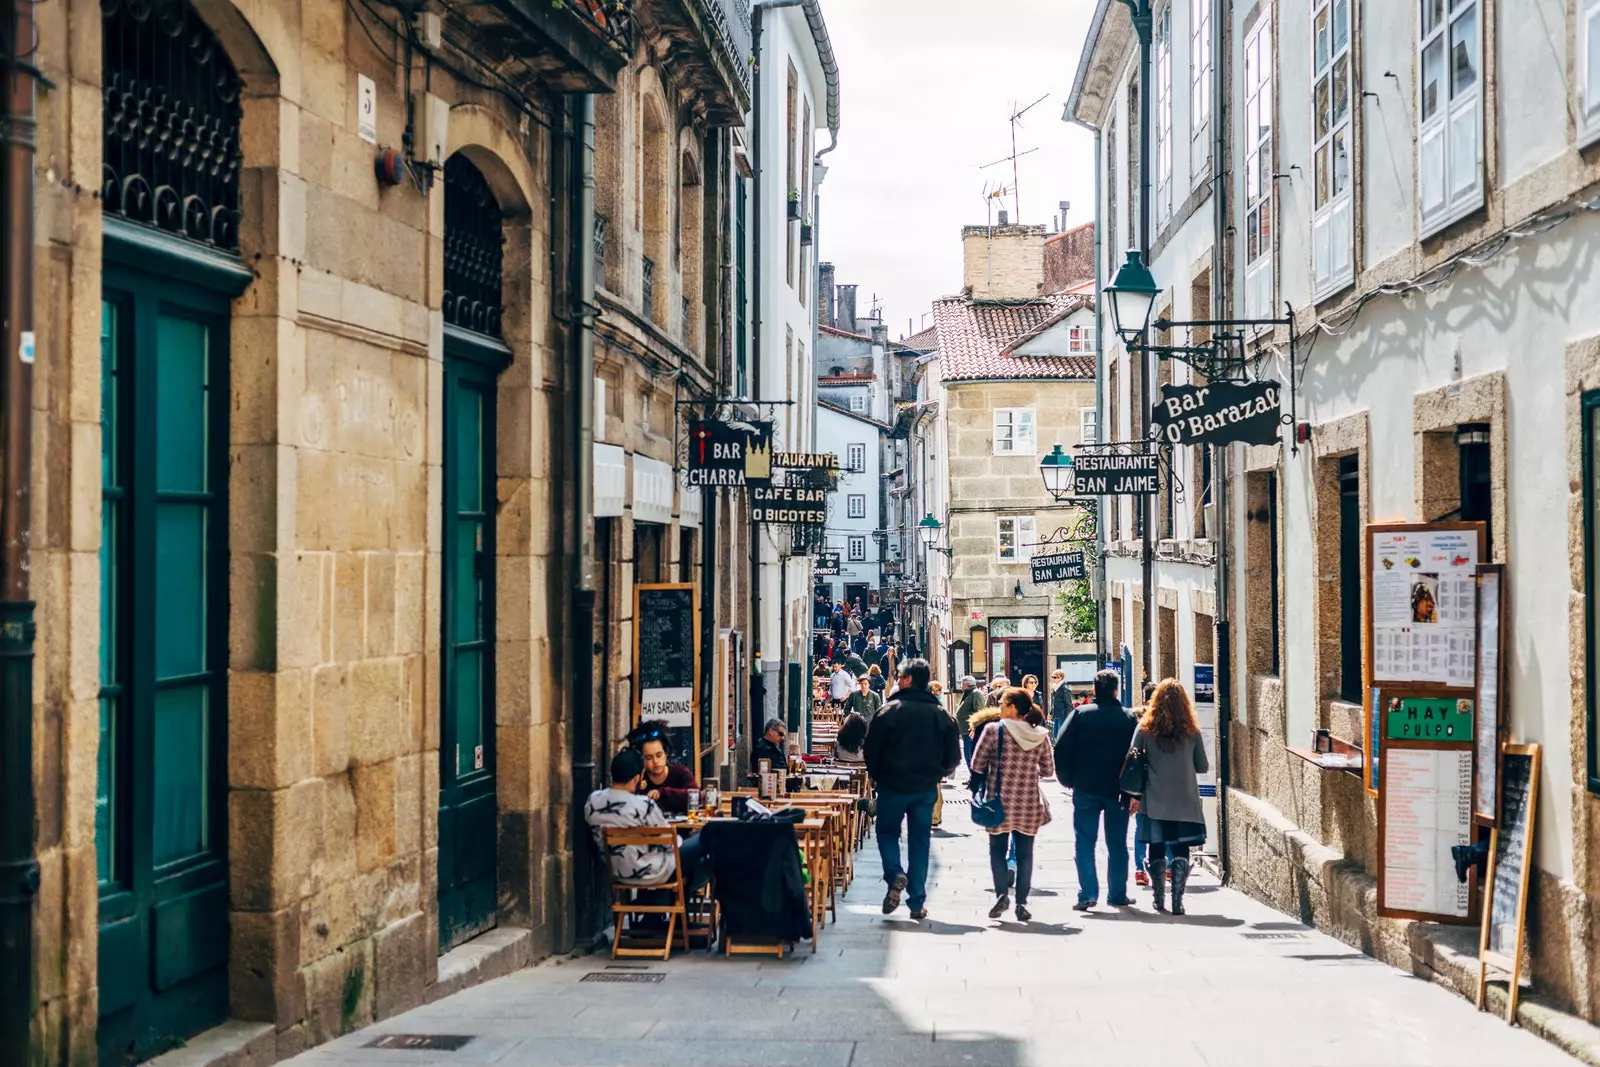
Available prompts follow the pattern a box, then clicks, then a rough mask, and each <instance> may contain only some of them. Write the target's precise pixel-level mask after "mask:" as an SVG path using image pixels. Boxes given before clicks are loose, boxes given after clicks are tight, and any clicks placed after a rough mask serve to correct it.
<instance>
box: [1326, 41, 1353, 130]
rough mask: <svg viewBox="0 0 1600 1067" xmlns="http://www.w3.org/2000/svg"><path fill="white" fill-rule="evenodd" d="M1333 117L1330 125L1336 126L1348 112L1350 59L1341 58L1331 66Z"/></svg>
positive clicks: (1346, 57) (1347, 57)
mask: <svg viewBox="0 0 1600 1067" xmlns="http://www.w3.org/2000/svg"><path fill="white" fill-rule="evenodd" d="M1332 111H1333V117H1332V119H1331V120H1330V123H1329V124H1330V125H1333V126H1337V125H1339V123H1341V122H1343V121H1344V117H1345V115H1347V114H1348V113H1349V111H1350V57H1349V56H1341V57H1340V59H1339V62H1337V63H1335V64H1334V65H1333V106H1332Z"/></svg>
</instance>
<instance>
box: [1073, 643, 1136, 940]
mask: <svg viewBox="0 0 1600 1067" xmlns="http://www.w3.org/2000/svg"><path fill="white" fill-rule="evenodd" d="M1119 681H1120V676H1119V675H1118V674H1117V672H1116V671H1100V672H1099V673H1098V674H1096V675H1095V676H1094V702H1093V703H1090V704H1084V705H1083V706H1081V707H1079V708H1077V709H1076V710H1074V711H1073V713H1072V714H1071V716H1070V717H1068V719H1067V723H1066V725H1065V726H1064V727H1062V730H1061V736H1060V737H1059V738H1057V739H1056V750H1055V757H1056V775H1057V777H1058V778H1059V779H1060V780H1061V784H1062V785H1064V786H1066V787H1067V788H1068V789H1070V790H1072V832H1073V835H1074V836H1075V837H1076V838H1077V865H1078V902H1077V903H1076V904H1074V905H1073V907H1074V908H1075V909H1076V910H1078V911H1088V910H1089V909H1090V908H1092V907H1094V906H1095V904H1096V903H1097V902H1098V901H1099V899H1100V882H1099V879H1097V878H1096V877H1095V870H1094V849H1095V843H1096V838H1097V837H1098V836H1099V833H1100V823H1101V820H1102V819H1103V820H1104V821H1105V829H1106V851H1107V854H1108V855H1107V858H1106V903H1107V904H1110V905H1111V906H1112V907H1118V908H1122V907H1127V906H1129V905H1131V904H1132V903H1133V901H1131V900H1130V899H1129V898H1128V813H1127V811H1126V810H1124V809H1123V807H1122V805H1121V803H1120V802H1119V800H1118V793H1119V789H1118V781H1119V779H1120V778H1121V777H1122V761H1123V760H1124V758H1126V757H1127V755H1128V746H1129V745H1130V744H1131V743H1132V741H1133V731H1134V729H1135V728H1136V727H1137V726H1138V723H1137V722H1136V721H1135V719H1134V717H1133V716H1132V715H1130V714H1128V712H1127V710H1126V709H1125V708H1124V707H1123V706H1122V703H1121V701H1119V700H1118V699H1117V685H1118V682H1119Z"/></svg>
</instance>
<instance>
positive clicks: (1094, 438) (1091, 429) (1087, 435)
mask: <svg viewBox="0 0 1600 1067" xmlns="http://www.w3.org/2000/svg"><path fill="white" fill-rule="evenodd" d="M1078 441H1079V442H1080V443H1081V444H1086V445H1093V444H1098V443H1099V442H1100V413H1099V412H1098V411H1096V410H1095V409H1094V408H1079V409H1078Z"/></svg>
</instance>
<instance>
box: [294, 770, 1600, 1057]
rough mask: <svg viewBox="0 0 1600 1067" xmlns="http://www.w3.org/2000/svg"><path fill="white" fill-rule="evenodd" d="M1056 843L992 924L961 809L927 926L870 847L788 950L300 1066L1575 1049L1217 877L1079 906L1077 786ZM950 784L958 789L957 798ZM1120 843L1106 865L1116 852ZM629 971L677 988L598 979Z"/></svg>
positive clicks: (573, 971)
mask: <svg viewBox="0 0 1600 1067" xmlns="http://www.w3.org/2000/svg"><path fill="white" fill-rule="evenodd" d="M1047 792H1048V794H1049V797H1050V802H1051V806H1052V809H1053V810H1054V813H1055V821H1054V822H1052V823H1051V824H1050V825H1049V826H1047V827H1046V828H1045V830H1044V832H1043V833H1042V834H1041V835H1040V839H1039V842H1038V846H1037V851H1038V864H1037V870H1036V873H1035V886H1036V889H1035V896H1034V898H1033V900H1032V901H1031V902H1030V906H1031V907H1032V909H1033V912H1034V921H1033V922H1032V923H1031V924H1028V925H1024V924H1022V923H1018V922H1016V921H1014V920H1013V919H1012V918H1011V917H1010V916H1009V915H1008V917H1007V918H1006V919H1005V920H1004V921H998V922H997V921H991V920H990V919H988V918H987V911H988V907H989V905H990V903H992V900H993V898H992V895H991V891H990V889H989V888H988V881H989V874H988V859H987V850H986V848H985V842H984V840H983V837H982V835H981V833H979V832H977V831H976V830H975V829H974V828H973V827H972V826H971V824H970V822H969V820H968V818H967V815H966V809H965V808H964V807H963V806H961V805H959V804H947V805H946V808H945V830H944V831H943V832H936V839H935V842H934V852H933V873H932V878H931V889H930V896H929V903H928V906H929V909H930V911H931V913H932V917H931V919H930V920H929V921H928V922H925V923H921V924H917V923H913V922H911V921H910V919H909V917H908V915H907V913H906V911H905V909H904V907H902V908H901V910H900V912H899V913H898V914H897V915H895V916H892V917H885V916H883V915H882V914H880V910H879V901H880V900H881V896H882V886H881V882H880V881H879V872H880V868H879V865H878V860H877V852H876V846H875V842H873V841H869V842H868V844H867V848H866V850H865V851H864V852H863V854H862V862H860V863H859V864H858V866H857V875H856V883H855V886H854V887H853V888H852V889H851V891H850V894H849V896H848V897H847V898H845V899H844V900H843V901H842V902H841V906H840V909H839V921H838V923H837V925H834V926H830V927H828V928H827V930H826V931H825V932H824V933H823V935H822V938H821V943H820V945H819V947H818V951H817V952H816V953H815V954H812V953H811V951H810V947H809V945H803V946H801V948H800V950H799V951H798V952H797V953H796V954H795V955H794V956H793V957H792V958H790V959H786V960H782V961H777V960H756V959H744V960H728V959H724V958H722V957H720V956H717V957H710V958H708V957H706V956H704V955H703V954H700V953H695V954H693V955H689V956H678V957H675V958H674V959H673V960H672V961H671V962H670V963H666V964H662V963H656V962H650V963H648V964H643V965H641V964H639V963H637V962H630V963H628V964H621V965H612V964H610V963H609V961H607V960H606V959H605V958H603V957H584V958H580V959H563V960H558V961H553V962H549V963H546V964H543V965H540V966H537V967H532V968H529V969H527V970H525V971H521V972H518V973H516V974H514V975H511V976H509V977H507V978H502V979H500V980H498V981H494V982H490V983H487V984H485V985H483V986H479V987H477V988H475V989H470V990H467V991H465V992H463V993H459V994H457V995H455V996H453V997H449V998H446V999H444V1000H441V1001H439V1002H437V1003H435V1004H431V1005H428V1006H427V1007H424V1008H419V1009H417V1010H415V1011H411V1012H408V1013H406V1014H404V1015H401V1016H398V1017H396V1018H393V1019H389V1020H386V1021H385V1022H382V1023H379V1024H377V1025H375V1026H373V1027H371V1028H369V1029H366V1030H363V1031H360V1032H359V1033H355V1034H351V1035H349V1036H347V1037H344V1038H341V1039H340V1040H338V1041H334V1042H331V1043H330V1044H327V1045H324V1046H322V1047H320V1048H317V1049H314V1050H312V1051H310V1052H308V1053H306V1054H305V1055H302V1056H300V1057H297V1058H296V1059H294V1060H291V1061H290V1062H291V1063H292V1064H294V1065H295V1067H338V1065H351V1067H355V1065H369V1064H405V1065H413V1067H449V1065H480V1064H505V1065H509V1067H569V1065H570V1067H605V1065H610V1064H617V1065H627V1067H640V1065H643V1064H674V1065H683V1067H747V1065H756V1064H760V1065H765V1067H787V1065H793V1067H985V1065H987V1067H1020V1065H1041V1067H1043V1065H1051V1067H1055V1065H1061V1064H1072V1065H1075V1067H1076V1065H1086V1067H1094V1065H1100V1064H1105V1065H1114V1067H1130V1065H1134V1064H1141V1063H1143V1064H1158V1065H1160V1067H1189V1065H1211V1067H1217V1065H1229V1067H1232V1065H1253V1064H1262V1065H1268V1064H1270V1065H1274V1067H1277V1065H1290V1064H1292V1065H1319V1067H1321V1065H1325V1067H1379V1065H1401V1064H1439V1065H1441V1067H1445V1065H1448V1067H1475V1065H1484V1067H1490V1065H1492V1067H1501V1065H1505V1067H1512V1065H1514V1067H1546V1065H1556V1064H1565V1065H1570V1064H1572V1063H1575V1062H1577V1061H1575V1060H1572V1059H1570V1058H1568V1057H1567V1056H1566V1055H1565V1054H1563V1053H1561V1052H1559V1051H1557V1050H1556V1049H1555V1048H1554V1047H1553V1046H1550V1045H1547V1044H1545V1043H1544V1042H1542V1041H1540V1040H1538V1039H1537V1038H1535V1037H1533V1036H1531V1035H1529V1034H1526V1033H1523V1032H1522V1031H1520V1030H1515V1029H1512V1028H1510V1027H1508V1026H1507V1025H1506V1024H1505V1023H1504V1022H1502V1021H1501V1020H1500V1019H1498V1018H1494V1017H1491V1016H1489V1015H1486V1014H1481V1013H1479V1012H1476V1011H1474V1010H1473V1007H1472V1005H1471V1004H1469V1003H1467V1002H1466V1001H1463V1000H1461V999H1460V998H1458V997H1456V996H1454V995H1452V994H1451V993H1449V992H1447V991H1445V990H1443V989H1441V988H1439V987H1437V986H1434V985H1432V984H1430V983H1428V982H1426V981H1422V980H1420V979H1417V978H1413V977H1411V976H1410V975H1407V974H1404V973H1402V972H1400V971H1396V970H1394V969H1392V968H1390V967H1387V966H1385V965H1383V964H1380V963H1377V962H1376V961H1373V960H1371V959H1369V958H1367V957H1366V956H1363V955H1361V954H1360V953H1358V952H1355V951H1354V950H1353V949H1351V948H1349V947H1348V946H1346V945H1344V944H1342V943H1340V942H1338V941H1335V940H1333V939H1331V938H1328V937H1325V936H1323V935H1321V934H1319V933H1316V932H1315V931H1313V930H1310V929H1308V928H1306V927H1304V926H1302V925H1300V924H1299V923H1295V922H1291V921H1289V920H1288V919H1287V918H1286V917H1285V916H1283V915H1281V914H1279V913H1278V912H1275V911H1272V910H1271V909H1269V908H1267V907H1265V906H1264V905H1261V904H1258V903H1256V902H1255V901H1253V900H1250V899H1249V898H1247V897H1244V896H1242V895H1240V894H1238V893H1235V892H1233V891H1231V890H1226V889H1222V888H1221V887H1219V886H1218V885H1217V884H1216V883H1215V881H1214V880H1212V879H1210V878H1208V877H1206V876H1204V875H1200V876H1198V877H1197V878H1196V879H1195V884H1194V885H1193V886H1192V887H1191V892H1190V896H1189V899H1188V906H1189V911H1190V914H1189V915H1188V916H1186V917H1183V918H1176V917H1171V916H1161V915H1157V914H1156V913H1154V912H1152V911H1151V909H1150V907H1149V900H1150V898H1149V894H1148V893H1144V892H1141V893H1138V894H1136V899H1137V901H1138V904H1139V906H1138V907H1137V908H1135V909H1111V908H1105V907H1101V908H1099V909H1097V910H1095V911H1094V912H1091V913H1089V914H1087V915H1084V914H1080V913H1077V912H1074V911H1072V910H1071V905H1072V902H1073V901H1074V900H1075V899H1076V885H1077V879H1076V877H1075V876H1074V872H1073V863H1072V831H1071V818H1070V816H1071V802H1070V800H1069V799H1068V798H1067V796H1066V794H1065V792H1064V791H1062V790H1060V789H1058V788H1056V787H1055V786H1054V785H1050V786H1048V787H1047ZM948 795H949V796H951V797H955V796H957V795H958V794H956V793H950V794H948ZM1103 869H1104V868H1103V849H1102V870H1103ZM610 968H617V969H619V970H640V969H647V970H650V971H657V972H665V975H666V977H665V978H664V979H662V980H661V981H660V982H659V983H658V984H637V985H634V984H601V983H592V982H590V983H582V982H580V981H579V980H580V979H581V978H582V977H583V976H584V975H586V974H589V973H591V972H596V971H600V972H604V971H606V970H608V969H610ZM385 1033H423V1034H427V1033H432V1034H463V1035H473V1040H472V1041H471V1042H470V1043H468V1044H467V1045H466V1046H465V1047H463V1048H461V1049H460V1050H459V1051H456V1052H413V1051H399V1050H381V1049H371V1048H366V1047H364V1046H366V1045H367V1044H368V1043H369V1042H371V1041H372V1040H373V1039H374V1038H376V1037H378V1036H379V1035H381V1034H385Z"/></svg>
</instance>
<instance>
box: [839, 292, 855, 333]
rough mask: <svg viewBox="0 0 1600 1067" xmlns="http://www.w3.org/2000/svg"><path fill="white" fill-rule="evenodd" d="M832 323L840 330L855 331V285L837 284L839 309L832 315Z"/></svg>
mask: <svg viewBox="0 0 1600 1067" xmlns="http://www.w3.org/2000/svg"><path fill="white" fill-rule="evenodd" d="M833 325H834V326H835V328H837V329H840V330H848V331H849V332H850V333H855V332H856V287H855V286H853V285H841V286H839V310H838V313H837V314H836V315H835V316H834V319H833Z"/></svg>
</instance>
